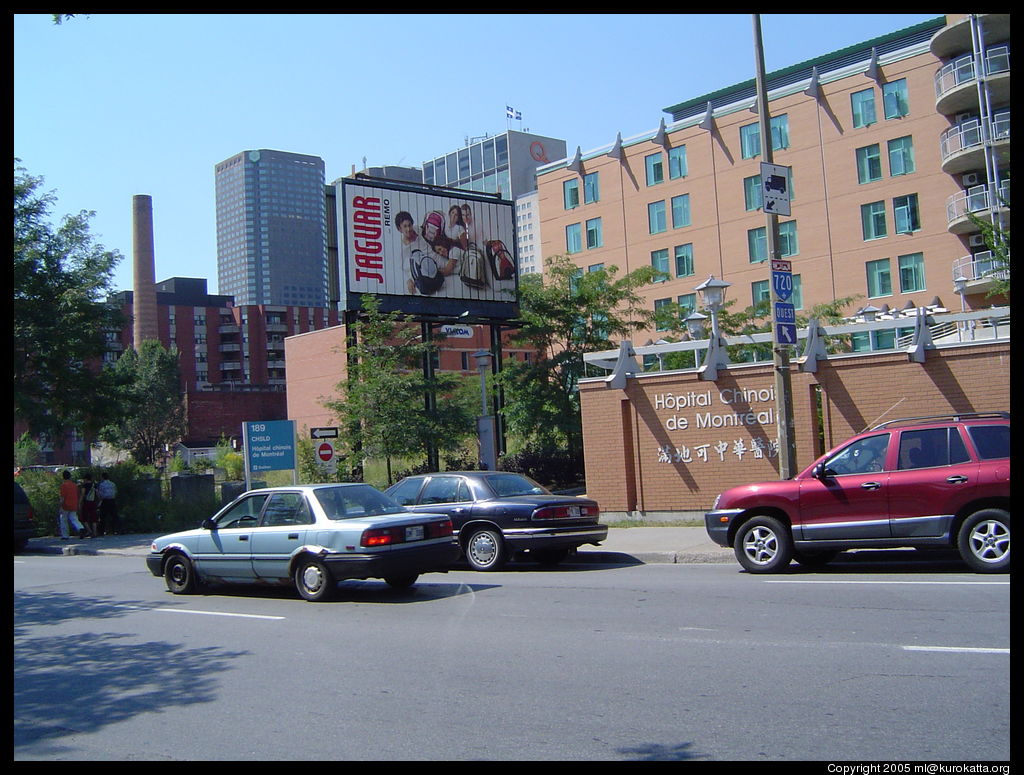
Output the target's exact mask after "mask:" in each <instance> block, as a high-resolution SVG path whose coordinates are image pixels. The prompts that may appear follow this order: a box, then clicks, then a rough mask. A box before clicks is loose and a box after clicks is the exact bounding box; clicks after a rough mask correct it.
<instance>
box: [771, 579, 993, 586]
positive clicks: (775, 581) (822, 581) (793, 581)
mask: <svg viewBox="0 0 1024 775" xmlns="http://www.w3.org/2000/svg"><path fill="white" fill-rule="evenodd" d="M764 583H765V584H924V585H931V586H942V585H946V586H949V585H960V586H966V585H974V586H990V587H992V586H994V587H1008V586H1010V582H1009V581H1008V580H1007V581H891V580H890V581H862V580H859V579H846V580H829V579H764Z"/></svg>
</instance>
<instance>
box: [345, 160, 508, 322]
mask: <svg viewBox="0 0 1024 775" xmlns="http://www.w3.org/2000/svg"><path fill="white" fill-rule="evenodd" d="M334 185H335V189H336V204H335V208H336V212H337V216H338V224H337V229H338V245H339V250H338V263H339V275H340V278H339V279H340V293H339V297H340V298H339V306H340V309H341V311H342V312H344V313H345V317H346V319H349V320H351V319H352V318H353V317H354V316H358V314H359V313H360V312H361V311H362V297H363V296H364V295H366V294H370V295H373V296H376V297H377V299H378V301H379V304H380V309H381V310H382V311H384V312H400V313H402V314H405V315H409V316H411V317H413V318H415V319H417V320H424V321H435V322H444V321H450V322H459V323H490V324H502V323H504V324H506V325H507V324H509V323H512V324H513V326H514V325H515V324H514V322H513V321H515V320H516V319H517V318H518V316H519V297H518V294H519V261H518V256H519V245H518V234H517V230H516V219H515V203H514V202H513V201H511V200H507V199H503V198H501V196H500V195H497V194H488V193H485V192H479V191H466V190H464V189H456V188H448V187H445V186H435V185H429V184H426V183H411V182H408V181H396V180H390V179H387V178H377V177H373V176H370V175H363V174H357V175H355V176H353V177H348V178H342V179H341V180H339V181H337V182H336V183H335V184H334ZM367 190H373V191H379V192H381V195H380V197H379V198H378V199H379V201H378V202H377V203H376V205H377V206H376V209H374V205H373V204H370V205H367V202H371V201H372V200H373V199H374V197H359V196H356V194H357V193H362V194H365V193H367ZM410 203H411V204H410ZM357 204H358V205H360V206H362V207H363V208H365V209H361V207H360V206H357ZM454 204H459V205H467V206H470V207H471V209H472V210H473V211H474V213H480V212H481V211H483V212H485V214H486V218H479V219H478V221H479V222H481V223H482V224H484V225H486V226H487V228H488V230H489V231H491V232H493V233H492V234H490V235H489V237H490V238H489V239H488V240H487V242H488V243H493V242H502V243H504V246H505V248H506V249H507V248H508V246H509V245H511V246H512V257H513V263H514V272H513V273H512V277H511V278H508V277H501V278H499V277H498V275H497V274H496V273H495V271H494V264H492V263H491V256H490V254H488V253H487V252H486V250H483V249H481V250H480V251H479V253H478V256H479V260H480V261H481V262H482V263H483V264H484V267H485V269H484V273H485V277H486V281H485V283H484V284H483V286H482V287H475V288H471V287H470V286H469V285H468V284H464V283H465V281H464V280H463V278H462V277H461V276H455V275H454V274H452V275H445V276H444V277H440V283H441V288H440V289H438V290H437V291H431V290H427V291H426V292H423V291H422V290H420V288H421V286H420V285H418V284H415V283H414V282H413V278H412V277H411V274H410V273H411V272H412V269H411V265H412V261H411V259H407V258H406V257H405V255H404V250H403V248H404V246H406V245H408V243H406V242H404V241H403V237H404V236H405V234H404V233H402V234H400V233H399V227H398V225H397V224H396V217H397V216H398V214H399V213H400V212H409V214H410V215H411V216H412V224H413V234H412V236H413V237H414V238H416V239H417V241H419V240H421V239H422V237H423V236H424V235H422V234H421V232H422V231H424V230H423V229H422V228H421V223H422V222H423V220H422V219H424V218H425V216H426V215H427V214H428V213H429V212H437V211H440V212H444V213H447V212H449V210H450V208H451V207H452V206H453V205H454ZM474 217H476V215H474ZM357 232H359V233H357ZM415 244H416V243H414V246H415ZM431 247H433V246H431ZM373 250H376V253H373ZM412 252H413V253H415V252H417V251H415V250H414V251H412ZM430 255H431V256H432V257H433V258H434V259H438V258H439V256H438V254H435V253H431V254H430ZM435 263H436V262H435ZM451 264H452V265H454V266H458V267H460V268H461V261H456V262H451ZM357 272H358V273H359V274H357ZM374 274H376V275H377V278H379V280H378V279H372V280H369V281H365V282H364V280H365V279H366V278H367V277H373V275H374ZM360 275H361V277H360ZM399 278H402V280H401V282H399ZM373 284H378V285H379V286H381V287H380V288H379V289H377V290H374V289H373V288H372V287H369V288H368V287H364V286H366V285H371V286H372V285H373ZM445 284H446V285H445ZM435 294H436V295H435Z"/></svg>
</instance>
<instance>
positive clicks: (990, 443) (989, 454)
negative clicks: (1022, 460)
mask: <svg viewBox="0 0 1024 775" xmlns="http://www.w3.org/2000/svg"><path fill="white" fill-rule="evenodd" d="M967 432H968V433H969V434H971V441H973V442H974V447H975V449H977V450H978V457H980V458H981V459H982V460H999V459H1000V458H1008V457H1009V456H1010V426H1009V425H969V426H968V427H967Z"/></svg>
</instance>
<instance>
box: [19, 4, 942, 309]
mask: <svg viewBox="0 0 1024 775" xmlns="http://www.w3.org/2000/svg"><path fill="white" fill-rule="evenodd" d="M940 15H941V14H937V13H935V14H763V15H762V17H761V25H762V33H763V40H764V54H765V66H766V69H767V70H768V71H769V72H770V71H772V70H777V69H780V68H783V67H788V66H789V65H793V64H796V63H798V62H803V61H805V60H807V59H811V58H814V57H817V56H820V55H822V54H825V53H828V52H831V51H835V50H837V49H840V48H844V47H846V46H850V45H853V44H855V43H860V42H862V41H865V40H868V39H870V38H873V37H876V36H878V35H884V34H887V33H890V32H894V31H896V30H898V29H902V28H904V27H908V26H910V25H913V24H917V23H919V22H922V21H925V20H928V19H933V18H935V17H937V16H940ZM592 41H599V42H596V43H591V42H592ZM609 51H618V52H619V54H618V55H617V56H614V57H610V56H607V53H606V52H609ZM753 76H754V58H753V23H752V17H751V15H750V14H669V15H660V14H659V15H654V14H629V15H610V14H609V15H603V14H597V15H590V14H586V15H549V14H512V15H505V14H452V15H440V14H439V15H430V16H423V15H403V14H393V15H392V14H385V15H345V14H337V15H317V14H294V15H263V14H210V15H192V14H180V15H156V14H91V15H89V16H78V17H76V18H74V19H71V20H69V21H65V22H64V23H63V24H61V25H59V26H57V25H54V24H53V22H52V19H51V15H50V14H16V15H15V16H14V156H15V157H16V158H19V159H21V165H22V166H24V167H25V168H26V169H27V171H28V172H29V174H32V175H35V176H41V177H43V178H44V179H45V180H44V184H43V190H45V191H53V192H55V194H56V196H57V205H56V208H55V214H56V215H57V216H63V215H64V214H67V213H77V212H78V211H80V210H92V211H95V213H96V216H95V217H94V218H93V220H92V221H91V230H92V233H93V235H94V236H95V237H96V239H97V241H98V242H99V243H101V244H102V245H103V246H104V247H106V248H107V249H110V250H117V251H119V252H120V253H121V255H122V256H123V257H124V258H123V260H122V261H121V263H120V265H119V266H118V269H117V272H116V275H115V287H116V288H117V289H130V288H131V286H132V278H131V256H132V224H131V212H132V196H133V195H135V194H150V195H151V196H152V197H153V220H154V239H155V255H156V276H157V279H158V280H163V279H166V278H168V277H174V276H181V277H205V278H207V279H208V280H209V289H210V292H212V293H215V292H217V290H218V289H217V241H216V213H215V209H214V178H213V168H214V165H215V164H217V163H218V162H220V161H223V160H224V159H227V158H228V157H230V156H232V155H234V154H235V153H238V152H239V151H243V150H249V149H253V148H273V149H277V150H282V151H292V152H295V153H308V154H312V155H315V156H320V157H321V158H323V159H324V161H325V163H326V167H327V180H328V181H331V180H334V179H336V178H339V177H342V176H344V175H347V174H349V172H350V171H351V169H352V165H355V166H356V168H357V169H360V168H362V167H363V159H364V158H365V160H366V163H367V164H368V165H371V166H373V165H384V164H398V165H405V166H420V165H421V164H422V162H423V161H424V160H426V159H429V158H432V157H434V156H436V155H440V154H442V153H447V152H449V151H452V150H454V149H456V148H458V147H460V146H461V145H463V144H464V142H465V138H466V137H468V136H478V135H484V134H497V133H500V132H503V131H505V130H506V129H510V128H511V129H521V130H524V131H527V130H528V131H532V132H536V133H538V134H543V135H548V136H551V137H557V138H561V139H564V140H565V141H566V144H567V146H568V147H569V152H570V154H571V153H572V152H574V151H575V149H576V146H580V147H581V148H582V149H583V151H584V152H585V151H587V150H589V149H592V148H597V147H600V146H603V145H606V144H610V143H611V142H612V141H614V140H615V135H616V133H617V132H621V133H622V136H623V137H624V138H628V137H630V136H633V135H637V134H640V133H642V132H645V131H649V130H653V129H655V128H657V126H658V122H659V121H660V120H661V118H663V117H665V118H666V119H667V118H668V116H667V115H666V114H665V113H664V112H663V108H665V107H667V106H669V105H674V104H676V103H679V102H682V101H684V100H687V99H691V98H693V97H697V96H700V95H702V94H706V93H708V92H711V91H715V90H717V89H720V88H724V87H726V86H731V85H732V84H735V83H738V82H740V81H745V80H747V79H749V78H753ZM506 105H510V106H512V107H513V108H515V109H516V110H518V111H520V112H521V114H522V121H521V122H520V121H512V122H509V121H507V120H506V117H505V106H506Z"/></svg>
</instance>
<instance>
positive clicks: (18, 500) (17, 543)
mask: <svg viewBox="0 0 1024 775" xmlns="http://www.w3.org/2000/svg"><path fill="white" fill-rule="evenodd" d="M35 534H36V520H35V515H34V514H33V513H32V504H31V503H29V501H28V496H27V495H26V494H25V491H24V490H23V489H22V487H21V485H20V484H18V483H17V482H15V483H14V551H16V552H19V551H21V550H22V549H24V548H25V544H26V543H28V539H30V538H32V537H33V536H34V535H35Z"/></svg>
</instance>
